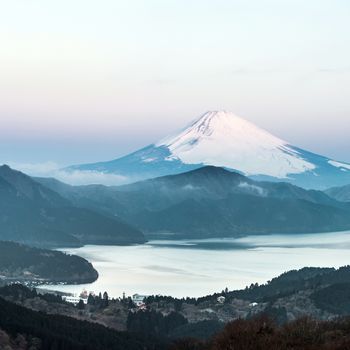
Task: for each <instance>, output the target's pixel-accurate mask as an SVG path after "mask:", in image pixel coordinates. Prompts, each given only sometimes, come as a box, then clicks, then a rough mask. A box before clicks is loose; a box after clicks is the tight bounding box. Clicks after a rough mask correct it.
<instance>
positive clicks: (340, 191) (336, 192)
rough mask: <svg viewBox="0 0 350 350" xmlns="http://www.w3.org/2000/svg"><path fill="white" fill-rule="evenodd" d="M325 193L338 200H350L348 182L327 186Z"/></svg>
mask: <svg viewBox="0 0 350 350" xmlns="http://www.w3.org/2000/svg"><path fill="white" fill-rule="evenodd" d="M325 193H326V194H327V195H328V196H330V197H332V198H334V199H336V200H338V201H340V202H350V184H349V185H346V186H340V187H332V188H329V189H328V190H326V191H325Z"/></svg>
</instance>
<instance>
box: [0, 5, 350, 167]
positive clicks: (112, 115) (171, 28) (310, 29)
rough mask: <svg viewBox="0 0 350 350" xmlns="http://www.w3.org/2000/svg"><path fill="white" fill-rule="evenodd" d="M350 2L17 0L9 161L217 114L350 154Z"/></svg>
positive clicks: (6, 74) (81, 157)
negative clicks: (210, 112) (49, 0)
mask: <svg viewBox="0 0 350 350" xmlns="http://www.w3.org/2000/svg"><path fill="white" fill-rule="evenodd" d="M349 9H350V4H349V3H347V2H345V1H341V0H337V1H327V0H323V1H316V0H311V1H309V2H307V3H306V2H305V1H300V0H297V1H291V0H286V1H283V2H281V1H277V0H264V1H258V0H251V1H248V2H247V1H228V0H223V1H220V2H213V1H207V0H205V1H198V0H194V1H191V2H188V1H184V0H180V1H168V2H166V3H164V2H162V1H160V0H151V1H149V2H147V3H145V2H143V1H140V0H139V1H138V0H132V1H128V2H124V1H111V0H106V1H104V2H103V3H98V4H97V3H95V2H93V1H82V0H78V1H75V2H74V3H72V2H68V1H67V0H65V1H61V2H59V3H47V2H45V1H43V0H34V1H30V2H24V1H21V0H13V1H11V2H8V3H6V4H4V8H3V11H2V13H1V14H0V29H1V31H0V33H1V34H0V38H1V41H2V45H1V48H0V62H1V65H0V75H1V80H0V92H1V95H2V99H1V101H0V119H1V129H2V137H1V140H0V163H10V164H18V165H20V164H22V165H23V164H26V165H28V167H29V168H30V167H31V166H32V167H35V166H36V167H37V168H40V167H45V166H47V167H50V166H52V167H54V166H65V165H70V164H76V163H86V162H95V161H103V160H110V159H115V158H118V157H120V156H122V155H125V154H127V153H129V152H131V151H135V150H137V149H138V148H140V147H143V146H146V145H148V144H150V143H153V142H155V141H157V140H159V139H160V138H163V137H164V136H166V135H168V134H169V133H173V132H174V131H176V130H177V129H179V128H182V127H183V126H184V125H186V124H187V123H188V122H189V121H190V120H192V119H194V118H195V117H198V116H199V115H201V114H203V113H204V112H206V111H207V110H218V109H219V110H220V109H225V110H229V111H232V112H233V113H235V114H237V115H239V116H241V117H243V118H246V119H247V120H249V121H251V122H253V123H255V124H257V125H258V126H259V127H262V128H264V129H266V130H268V131H270V132H271V133H273V134H275V135H276V136H278V137H280V138H282V139H285V140H287V141H288V142H290V143H291V144H293V145H296V146H298V147H301V148H304V149H307V150H309V151H312V152H315V153H318V154H322V155H325V156H328V157H330V158H333V159H336V160H340V161H348V162H350V155H349V153H348V150H349V149H350V138H349V137H348V131H349V128H348V120H349V111H350V99H349V96H348V91H350V79H349V74H350V65H349V63H348V62H349V59H350V49H349V46H348V45H347V43H348V32H349V30H348V25H347V14H348V13H349ZM50 164H51V165H50Z"/></svg>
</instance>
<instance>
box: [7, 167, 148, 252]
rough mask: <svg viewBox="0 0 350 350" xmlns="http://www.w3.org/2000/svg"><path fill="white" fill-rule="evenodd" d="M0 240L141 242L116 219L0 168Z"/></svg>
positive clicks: (51, 243) (56, 243) (74, 243)
mask: <svg viewBox="0 0 350 350" xmlns="http://www.w3.org/2000/svg"><path fill="white" fill-rule="evenodd" d="M0 240H10V241H17V242H22V243H27V244H30V245H38V246H79V245H82V244H88V243H90V244H130V243H143V242H144V236H143V234H142V233H141V232H140V231H139V230H137V229H135V228H133V227H131V226H130V225H128V224H126V223H124V222H122V221H120V220H118V219H117V218H111V217H107V216H105V215H103V214H101V213H98V212H96V211H94V210H91V209H86V208H79V207H77V206H75V205H73V204H72V203H71V201H70V200H69V199H67V198H63V197H62V196H61V195H60V194H58V193H57V192H55V191H53V190H51V189H49V188H47V187H45V186H44V185H42V184H40V183H38V182H36V181H34V180H33V179H32V178H31V177H29V176H27V175H25V174H23V173H21V172H19V171H15V170H13V169H11V168H10V167H8V166H6V165H5V166H1V167H0Z"/></svg>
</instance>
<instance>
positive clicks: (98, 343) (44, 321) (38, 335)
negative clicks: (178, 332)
mask: <svg viewBox="0 0 350 350" xmlns="http://www.w3.org/2000/svg"><path fill="white" fill-rule="evenodd" d="M18 334H21V335H22V336H21V337H22V342H23V343H24V342H26V343H27V344H28V343H29V344H30V346H31V347H30V349H31V350H107V349H108V350H148V349H152V350H156V349H164V347H163V346H162V345H161V343H160V342H157V341H152V340H151V339H147V338H141V337H138V336H137V335H134V334H130V333H126V332H117V331H115V330H111V329H108V328H106V327H103V326H101V325H98V324H96V323H92V322H86V321H79V320H77V319H74V318H71V317H67V316H61V315H49V314H45V313H43V312H37V311H33V310H30V309H27V308H25V307H23V306H20V305H16V304H14V303H12V302H9V301H6V300H4V299H2V298H1V297H0V349H6V348H5V347H3V345H2V344H1V342H2V341H3V338H1V335H2V336H3V337H5V338H6V335H7V336H8V338H7V339H8V343H12V344H13V343H16V342H15V338H16V336H17V337H18ZM11 338H12V339H11ZM5 341H6V339H5ZM33 342H34V344H33ZM23 343H22V344H23ZM13 348H14V349H21V350H23V349H29V346H28V347H20V345H19V346H17V345H14V347H13ZM10 349H11V348H10Z"/></svg>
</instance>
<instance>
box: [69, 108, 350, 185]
mask: <svg viewBox="0 0 350 350" xmlns="http://www.w3.org/2000/svg"><path fill="white" fill-rule="evenodd" d="M204 165H214V166H218V167H224V168H226V169H230V170H234V171H237V172H240V173H241V174H244V175H246V176H249V177H252V178H254V179H258V180H269V181H287V182H291V183H293V184H295V185H298V186H301V187H305V188H314V189H326V188H328V187H332V186H340V185H345V184H349V183H350V164H347V163H345V162H339V161H335V160H332V159H329V158H327V157H324V156H320V155H317V154H314V153H311V152H308V151H305V150H303V149H301V148H298V147H295V146H292V145H290V144H289V143H288V142H286V141H284V140H282V139H280V138H278V137H276V136H274V135H272V134H270V133H268V132H267V131H265V130H263V129H260V128H259V127H257V126H255V125H254V124H252V123H250V122H248V121H246V120H244V119H242V118H240V117H237V116H236V115H234V114H233V113H230V112H226V111H209V112H207V113H205V114H203V115H202V116H201V117H200V118H199V119H197V120H195V121H194V122H193V123H191V124H190V125H189V126H187V127H185V128H184V129H183V130H181V131H180V132H178V133H176V134H174V135H171V136H169V137H166V138H164V139H163V140H161V141H159V142H157V143H155V144H152V145H149V146H147V147H145V148H142V149H140V150H138V151H136V152H133V153H131V154H129V155H126V156H124V157H121V158H118V159H115V160H112V161H108V162H99V163H93V164H82V165H74V166H71V167H68V168H66V169H65V170H67V171H74V170H79V171H96V172H102V173H114V174H119V175H122V176H125V177H126V178H128V179H129V182H135V181H138V180H144V179H149V178H154V177H159V176H165V175H173V174H179V173H182V172H186V171H190V170H194V169H197V168H200V167H202V166H204Z"/></svg>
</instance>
